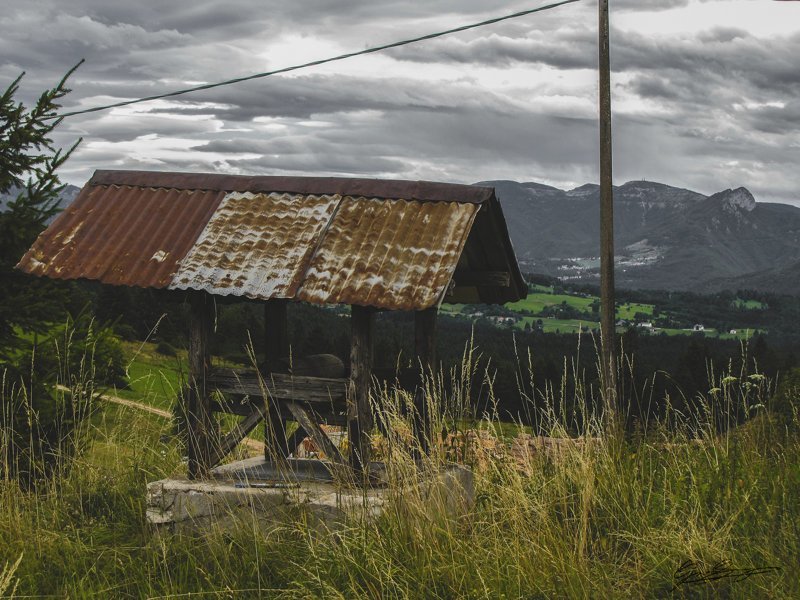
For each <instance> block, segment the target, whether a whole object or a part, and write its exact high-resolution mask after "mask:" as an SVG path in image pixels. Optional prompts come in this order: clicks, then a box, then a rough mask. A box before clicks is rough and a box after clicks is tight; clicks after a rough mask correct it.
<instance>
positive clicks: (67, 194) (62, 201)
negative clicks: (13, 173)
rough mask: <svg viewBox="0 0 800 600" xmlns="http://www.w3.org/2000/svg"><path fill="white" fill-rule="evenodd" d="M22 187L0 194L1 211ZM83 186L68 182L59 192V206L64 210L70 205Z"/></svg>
mask: <svg viewBox="0 0 800 600" xmlns="http://www.w3.org/2000/svg"><path fill="white" fill-rule="evenodd" d="M20 191H22V190H20V189H18V188H12V189H11V190H9V191H8V192H7V193H5V194H0V212H2V211H4V210H5V209H6V206H7V205H8V203H9V202H11V201H12V200H14V199H15V198H16V197H17V196H18V195H19V193H20ZM80 191H81V188H79V187H76V186H74V185H70V184H67V185H66V186H65V187H64V189H63V190H62V191H61V193H60V194H59V201H58V206H59V208H61V209H62V210H63V209H64V208H66V207H67V206H69V205H70V203H71V202H72V201H73V200H75V198H77V197H78V193H79V192H80Z"/></svg>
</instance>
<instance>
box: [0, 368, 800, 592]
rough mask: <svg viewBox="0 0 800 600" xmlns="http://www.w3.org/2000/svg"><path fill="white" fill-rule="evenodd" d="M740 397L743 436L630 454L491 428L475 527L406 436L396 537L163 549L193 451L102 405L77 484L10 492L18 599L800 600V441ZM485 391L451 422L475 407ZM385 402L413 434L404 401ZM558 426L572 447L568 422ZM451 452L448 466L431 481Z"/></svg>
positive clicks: (3, 532) (292, 528) (10, 546)
mask: <svg viewBox="0 0 800 600" xmlns="http://www.w3.org/2000/svg"><path fill="white" fill-rule="evenodd" d="M157 359H158V357H155V356H150V357H149V358H148V359H147V360H149V361H151V362H154V363H155V362H158V364H159V365H161V361H160V359H159V360H157ZM136 360H137V361H142V363H145V362H146V360H145V358H144V357H143V356H142V355H140V356H139V357H137V359H136ZM161 366H162V367H163V365H161ZM470 368H471V366H470V365H466V367H465V368H464V370H463V371H462V373H466V372H469V370H470ZM165 377H169V376H165ZM456 381H458V378H457V376H456ZM740 381H741V380H739V379H737V378H736V377H734V378H732V379H731V378H725V377H721V378H720V380H719V381H717V382H712V386H711V387H713V388H714V389H715V390H716V391H715V392H714V393H715V394H718V400H719V401H720V402H721V404H720V405H721V406H725V405H727V404H726V403H734V402H736V403H739V402H741V403H745V404H746V405H748V406H752V407H754V408H753V415H754V418H753V419H752V420H751V421H749V422H748V423H746V424H745V425H744V426H742V427H740V428H738V429H735V430H732V431H730V432H729V433H727V434H723V435H716V434H713V433H711V431H710V429H709V428H708V427H707V426H706V425H705V424H704V422H702V421H699V422H694V421H692V422H689V421H684V422H681V423H679V424H678V425H674V426H671V427H669V428H668V427H667V426H666V425H663V424H662V425H659V424H653V423H651V424H649V426H648V429H647V431H646V432H640V435H637V436H636V437H635V438H632V439H629V440H620V439H617V438H615V437H609V438H606V439H605V441H600V440H597V441H595V442H592V443H587V444H583V445H577V444H570V445H567V446H565V447H563V448H562V450H560V451H557V452H534V453H530V454H512V442H514V441H515V440H516V442H517V445H519V444H520V443H522V442H524V441H525V440H526V439H527V438H524V437H523V438H519V437H518V436H519V434H520V433H523V434H528V433H529V431H530V430H528V429H523V430H522V431H521V430H520V428H519V426H517V425H515V424H505V423H497V422H484V423H481V424H479V427H480V429H482V430H483V432H484V433H483V434H482V437H481V439H482V440H483V442H484V443H486V444H484V443H482V444H478V445H470V446H468V447H467V448H463V447H462V450H464V452H462V454H463V455H465V456H467V457H468V458H467V460H468V462H469V464H470V465H471V468H472V469H473V471H474V474H475V486H476V496H475V498H476V502H475V505H474V506H473V507H472V508H470V509H469V510H468V511H467V512H466V513H465V514H463V515H462V516H460V517H458V518H453V517H450V516H448V514H447V512H446V511H445V510H444V507H443V506H442V505H441V504H439V503H437V502H435V501H434V500H431V499H430V498H428V497H426V496H424V495H421V494H418V493H415V492H414V491H413V488H410V487H408V486H407V484H408V482H409V480H408V477H415V476H416V474H415V471H414V470H413V467H412V466H411V465H412V463H411V461H410V460H409V457H408V455H407V454H405V453H403V451H402V445H401V444H400V443H399V441H400V439H401V436H400V435H399V434H395V433H393V434H392V435H393V436H395V435H396V437H392V439H391V443H390V444H389V445H388V446H387V447H389V448H393V454H392V455H391V457H390V460H391V461H392V464H393V465H394V471H393V472H396V473H397V475H396V476H395V478H394V479H393V480H392V483H391V485H392V486H394V487H393V488H391V489H393V490H395V491H397V493H396V494H395V495H393V500H392V501H391V502H390V503H389V505H388V506H387V510H386V511H385V512H384V514H383V515H382V516H381V517H380V518H378V519H377V520H374V521H366V522H365V521H362V520H360V519H357V518H356V519H353V520H352V521H349V522H347V523H345V524H344V525H343V526H342V527H341V528H339V529H338V530H337V531H336V532H335V534H334V533H332V532H330V531H328V530H326V529H325V528H324V527H320V526H318V525H317V524H315V523H314V522H313V521H310V520H307V518H306V516H307V515H304V514H303V513H302V512H299V513H296V514H294V515H288V516H286V517H284V518H282V519H281V520H280V521H278V522H277V524H276V525H274V526H272V527H264V526H261V525H259V524H258V522H256V521H255V520H252V521H247V522H241V523H240V526H239V527H236V528H233V529H228V530H225V529H222V528H220V527H213V526H212V527H207V528H205V529H203V530H201V531H199V532H197V533H195V534H191V533H184V534H174V535H173V534H169V533H162V534H160V535H154V533H153V531H152V530H150V528H149V526H148V525H147V523H146V521H145V518H144V510H145V493H144V491H145V485H146V483H147V482H148V481H153V480H157V479H160V478H163V477H167V476H175V475H177V474H181V473H183V472H184V470H185V466H184V465H182V464H181V462H180V456H181V454H182V450H181V449H180V448H179V447H178V445H177V444H176V442H175V441H174V440H173V439H171V438H169V437H167V438H164V437H162V436H163V435H164V434H165V433H168V432H169V426H170V425H169V423H168V422H167V421H166V420H165V419H160V418H158V417H155V416H152V415H148V414H146V413H143V412H141V411H138V410H135V409H131V408H127V407H120V406H114V405H107V404H102V405H101V412H100V413H99V414H98V415H97V416H96V417H95V418H94V419H93V422H92V427H91V428H90V429H89V430H88V432H87V434H86V435H87V438H86V441H87V443H88V445H87V447H86V451H85V452H84V453H83V454H81V455H79V457H78V458H77V460H76V461H75V463H74V464H73V466H72V469H71V470H70V471H69V472H68V473H67V474H66V475H65V476H64V477H63V478H61V479H59V480H57V481H56V482H54V483H53V484H52V485H50V486H45V487H41V488H40V489H38V490H35V491H25V490H22V489H21V488H20V487H19V486H17V485H16V484H15V483H14V482H12V481H0V586H4V585H5V587H6V589H5V591H4V592H2V593H8V591H9V590H11V589H16V594H18V595H19V596H20V597H24V596H37V597H42V596H44V597H58V598H95V597H96V598H176V597H181V598H250V597H265V598H272V597H275V598H420V599H423V598H424V599H427V598H434V599H435V598H522V597H524V598H552V597H559V598H610V599H615V598H663V597H676V598H742V599H746V598H762V597H769V598H787V599H788V598H797V597H800V578H798V577H796V565H797V564H800V535H798V532H799V531H800V504H799V503H798V502H797V498H798V497H800V438H799V437H798V433H797V431H798V428H799V427H800V423H799V422H798V420H797V415H796V413H795V416H794V418H793V419H792V420H790V421H778V420H777V418H776V417H773V416H772V415H771V414H770V413H768V412H765V410H764V409H763V408H757V407H758V406H760V405H762V404H764V403H766V405H767V407H768V408H769V406H770V403H769V401H768V400H767V397H766V396H765V395H764V394H765V393H766V389H765V387H764V382H763V381H761V380H760V379H759V378H752V377H751V378H746V381H747V384H746V385H745V384H744V383H740ZM156 388H157V386H155V385H147V386H144V388H143V389H146V390H154V389H156ZM466 389H467V386H466V385H464V386H459V387H457V388H456V390H455V391H454V392H453V393H452V394H448V396H447V397H448V402H449V405H450V404H452V405H459V404H460V405H463V403H464V402H466V401H467V399H468V396H466V395H464V393H465V390H466ZM154 393H155V392H154ZM441 394H442V393H441V391H440V390H438V389H437V388H434V389H433V391H432V396H431V398H430V399H431V401H439V400H441V399H442V397H443V396H442V395H441ZM794 394H795V396H796V395H797V391H796V390H795V392H794ZM557 395H558V392H556V396H548V397H547V398H546V401H547V402H549V403H553V402H556V401H557ZM795 396H793V400H794V401H795V402H798V401H800V398H797V397H795ZM400 397H401V398H404V399H405V400H406V401H409V400H410V396H404V395H402V394H401V395H400ZM378 399H379V401H380V402H381V404H382V406H384V407H385V409H386V414H388V415H389V416H390V418H391V419H402V418H403V417H402V412H401V411H399V410H397V403H396V398H395V397H394V396H391V395H388V396H387V395H385V394H380V395H379V398H378ZM551 406H552V404H551ZM548 414H550V413H549V412H548V409H547V408H546V407H545V409H544V410H543V412H542V415H543V417H547V415H548ZM702 414H704V413H702V412H701V416H702ZM448 415H451V414H450V413H448ZM452 415H455V413H452ZM448 418H449V416H448ZM392 422H393V423H395V424H397V423H399V421H394V420H393V421H392ZM455 422H456V423H459V424H460V427H462V428H463V427H466V426H467V423H469V421H467V420H464V419H463V418H461V419H459V420H456V421H455ZM549 425H550V428H551V432H552V435H553V436H563V435H564V432H563V430H562V429H561V428H560V425H559V423H558V421H557V419H551V420H550V421H549ZM586 426H587V427H589V428H590V433H591V434H593V435H598V431H599V429H598V426H599V425H598V424H596V423H591V422H590V423H586ZM392 431H394V432H397V431H399V428H398V427H395V428H393V429H392ZM690 433H691V434H694V435H699V436H700V438H701V439H702V443H689V442H688V440H687V438H686V435H687V434H690ZM495 436H496V437H495ZM488 442H491V443H488ZM448 448H450V449H451V450H452V447H451V446H449V445H448V446H442V445H436V446H435V447H434V453H433V456H432V458H431V461H432V462H431V466H433V465H437V464H440V462H441V461H444V460H445V459H446V458H447V456H448V454H447V450H448ZM467 450H468V451H467ZM401 490H403V493H400V491H401ZM687 561H691V563H690V564H692V565H693V567H692V568H693V569H695V570H697V571H698V572H710V571H711V570H712V569H714V568H719V566H720V565H723V566H726V568H733V569H751V568H757V569H758V568H766V567H776V569H774V570H769V571H765V572H762V573H760V574H753V575H752V576H750V577H748V578H744V579H742V578H736V577H726V578H721V579H718V580H715V581H709V582H703V581H700V582H696V583H691V584H687V583H685V584H681V582H680V581H679V580H678V579H677V577H676V572H677V571H678V570H679V568H680V567H681V565H685V564H687ZM4 582H6V583H4ZM0 590H2V588H0Z"/></svg>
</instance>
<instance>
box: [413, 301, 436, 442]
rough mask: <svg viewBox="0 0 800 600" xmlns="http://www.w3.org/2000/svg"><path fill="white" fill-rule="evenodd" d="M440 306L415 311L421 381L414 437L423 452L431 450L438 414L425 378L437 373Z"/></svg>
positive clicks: (415, 394)
mask: <svg viewBox="0 0 800 600" xmlns="http://www.w3.org/2000/svg"><path fill="white" fill-rule="evenodd" d="M437 314H438V308H437V307H436V306H433V307H431V308H428V309H426V310H420V311H416V312H415V313H414V351H415V355H416V359H417V364H416V367H417V368H418V369H419V374H420V377H419V382H418V384H417V389H416V391H415V393H414V437H415V438H416V439H417V441H418V442H419V447H420V449H421V450H422V451H423V452H428V451H429V450H430V443H431V441H432V440H433V438H432V436H433V435H434V431H433V430H432V428H431V425H432V422H433V420H434V419H435V417H436V416H438V415H436V416H435V415H432V414H430V411H429V407H430V402H428V399H427V398H426V396H425V379H426V378H432V377H434V376H435V374H436V317H437Z"/></svg>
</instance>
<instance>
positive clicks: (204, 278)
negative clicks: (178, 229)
mask: <svg viewBox="0 0 800 600" xmlns="http://www.w3.org/2000/svg"><path fill="white" fill-rule="evenodd" d="M340 199H341V197H340V196H328V195H325V196H310V195H309V196H303V195H299V194H275V193H273V194H252V193H250V192H245V193H239V192H233V193H231V194H228V195H227V196H225V198H224V199H223V201H222V202H221V203H220V206H219V208H218V209H217V211H216V212H215V213H214V215H213V216H212V217H211V220H210V221H209V222H208V224H207V225H206V227H205V229H204V230H203V232H202V233H201V234H200V237H199V238H198V240H197V243H196V244H195V245H194V246H193V247H192V249H191V250H190V251H189V253H188V255H187V256H186V258H184V259H183V261H182V262H181V264H180V267H179V269H178V272H177V273H176V275H175V278H174V281H173V283H172V285H170V287H171V288H175V289H186V288H194V289H198V290H205V291H207V292H209V293H211V294H220V295H233V296H247V297H248V298H260V299H264V300H267V299H269V298H294V296H295V293H296V292H297V287H298V286H299V285H300V282H301V281H302V278H303V275H304V273H305V271H306V268H307V267H308V263H309V261H310V260H311V254H312V253H313V252H314V249H315V248H316V247H317V244H318V243H319V239H320V235H321V234H322V232H323V230H324V229H325V226H326V225H327V224H328V222H329V221H330V218H331V215H332V214H333V211H334V209H335V208H336V205H337V204H338V203H339V200H340Z"/></svg>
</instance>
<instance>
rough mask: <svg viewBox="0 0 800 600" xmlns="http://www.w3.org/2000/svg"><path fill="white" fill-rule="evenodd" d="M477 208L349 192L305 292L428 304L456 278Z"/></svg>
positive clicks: (365, 301) (398, 306)
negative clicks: (354, 194) (356, 196)
mask: <svg viewBox="0 0 800 600" xmlns="http://www.w3.org/2000/svg"><path fill="white" fill-rule="evenodd" d="M477 209H478V206H477V205H475V204H469V203H467V204H461V203H458V202H416V201H412V202H408V201H406V200H379V199H374V198H353V197H345V198H344V199H342V203H341V205H340V206H339V210H338V211H337V212H336V215H335V216H334V218H333V220H332V221H331V224H330V226H329V228H328V231H327V232H326V234H325V236H324V237H323V239H322V242H321V244H320V246H319V248H318V250H317V252H316V253H315V254H314V257H313V259H312V260H311V265H310V266H309V269H308V273H307V274H306V277H305V280H304V281H303V284H302V287H301V288H300V291H299V293H298V296H297V297H298V299H300V300H304V301H307V302H315V303H332V304H360V305H365V306H379V307H381V308H388V309H392V310H413V309H417V310H419V309H423V308H428V307H430V306H432V305H434V304H435V303H436V302H437V301H438V300H439V297H440V296H441V294H442V292H443V291H444V290H445V288H446V287H447V284H448V282H449V281H450V278H451V277H452V275H453V271H454V270H455V267H456V264H457V263H458V258H459V256H460V255H461V250H462V249H463V247H464V242H465V241H466V238H467V235H468V234H469V231H470V227H471V225H472V220H473V219H474V217H475V214H476V213H477Z"/></svg>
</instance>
